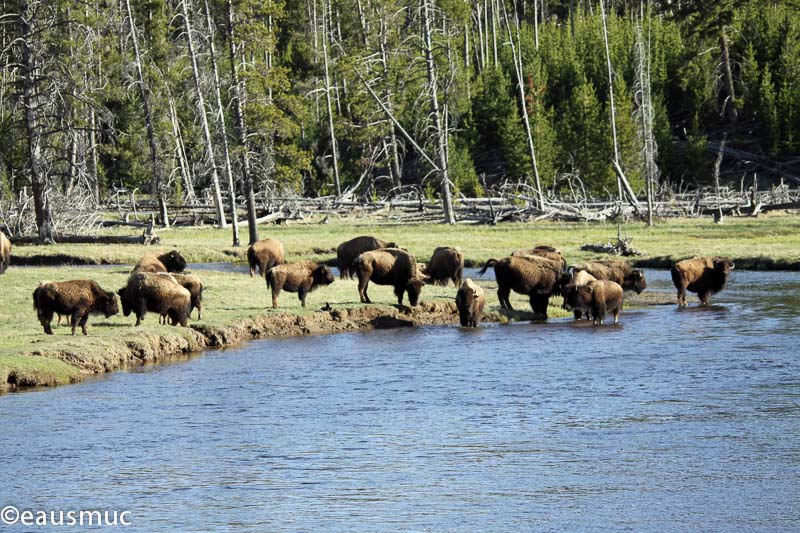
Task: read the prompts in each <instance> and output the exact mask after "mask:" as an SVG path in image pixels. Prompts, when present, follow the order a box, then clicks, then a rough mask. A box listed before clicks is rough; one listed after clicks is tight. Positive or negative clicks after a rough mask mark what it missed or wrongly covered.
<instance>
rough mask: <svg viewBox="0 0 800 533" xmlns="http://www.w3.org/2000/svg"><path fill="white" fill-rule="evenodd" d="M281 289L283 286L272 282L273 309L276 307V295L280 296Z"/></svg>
mask: <svg viewBox="0 0 800 533" xmlns="http://www.w3.org/2000/svg"><path fill="white" fill-rule="evenodd" d="M282 289H283V287H281V286H280V285H277V284H274V283H273V285H272V308H273V309H277V308H278V296H280V294H281V290H282Z"/></svg>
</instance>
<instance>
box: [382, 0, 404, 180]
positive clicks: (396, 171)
mask: <svg viewBox="0 0 800 533" xmlns="http://www.w3.org/2000/svg"><path fill="white" fill-rule="evenodd" d="M386 33H387V27H386V11H385V8H384V11H383V12H382V13H381V39H380V43H381V62H382V66H383V78H384V90H383V97H384V98H385V99H386V105H387V106H388V108H389V111H392V94H391V92H390V91H389V55H388V53H387V52H386ZM389 138H390V148H391V165H390V167H391V170H392V184H393V185H394V186H395V187H400V185H401V184H402V177H403V172H402V168H401V166H400V153H399V150H398V149H397V134H396V133H395V127H394V124H390V125H389Z"/></svg>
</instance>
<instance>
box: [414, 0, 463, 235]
mask: <svg viewBox="0 0 800 533" xmlns="http://www.w3.org/2000/svg"><path fill="white" fill-rule="evenodd" d="M432 3H433V0H422V19H423V26H424V33H425V35H424V38H425V60H426V62H427V65H428V85H429V86H430V94H431V113H433V119H434V124H435V127H436V132H435V133H436V141H437V144H438V151H439V171H440V173H441V184H440V187H441V192H442V210H443V211H444V222H445V223H446V224H455V222H456V218H455V214H454V213H453V197H452V193H451V192H450V177H449V176H448V168H447V146H446V145H445V143H446V138H447V137H446V132H445V131H444V128H443V126H442V117H441V115H440V112H439V98H438V96H437V83H438V82H437V81H436V64H435V63H434V60H433V44H432V42H431V20H430V17H431V14H430V8H431V4H432Z"/></svg>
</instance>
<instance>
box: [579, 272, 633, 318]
mask: <svg viewBox="0 0 800 533" xmlns="http://www.w3.org/2000/svg"><path fill="white" fill-rule="evenodd" d="M576 291H577V298H578V301H579V302H580V303H579V305H580V306H581V308H583V309H588V310H589V312H590V313H591V316H592V321H593V322H594V325H595V326H599V325H600V324H602V323H603V319H604V318H605V316H606V313H609V312H610V313H612V314H613V315H614V324H616V323H617V322H619V313H620V311H621V310H622V295H623V291H622V286H620V284H619V283H616V282H614V281H608V280H606V279H597V280H594V281H590V282H589V283H587V284H585V285H581V286H579V287H578V288H577V289H576Z"/></svg>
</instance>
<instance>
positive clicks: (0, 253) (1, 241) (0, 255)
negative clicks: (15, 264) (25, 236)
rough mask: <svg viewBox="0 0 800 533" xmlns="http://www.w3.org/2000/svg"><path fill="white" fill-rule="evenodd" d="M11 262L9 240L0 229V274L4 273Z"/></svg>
mask: <svg viewBox="0 0 800 533" xmlns="http://www.w3.org/2000/svg"><path fill="white" fill-rule="evenodd" d="M10 264H11V241H9V240H8V237H6V235H5V234H4V233H3V232H2V231H0V274H5V272H6V270H8V265H10Z"/></svg>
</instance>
